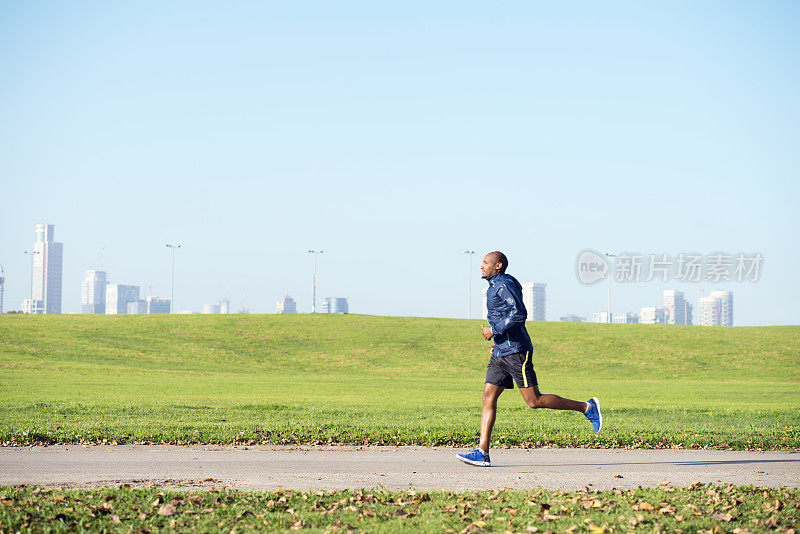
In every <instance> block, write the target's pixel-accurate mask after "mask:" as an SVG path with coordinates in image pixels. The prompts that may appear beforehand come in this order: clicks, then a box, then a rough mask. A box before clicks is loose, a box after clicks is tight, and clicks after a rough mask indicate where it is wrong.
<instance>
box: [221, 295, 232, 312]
mask: <svg viewBox="0 0 800 534" xmlns="http://www.w3.org/2000/svg"><path fill="white" fill-rule="evenodd" d="M219 312H220V313H222V314H228V313H230V312H231V301H230V300H228V299H226V298H221V299H219Z"/></svg>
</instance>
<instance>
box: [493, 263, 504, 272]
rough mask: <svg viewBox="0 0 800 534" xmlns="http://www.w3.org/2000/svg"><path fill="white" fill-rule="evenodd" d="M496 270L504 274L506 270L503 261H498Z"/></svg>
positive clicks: (495, 265) (495, 266)
mask: <svg viewBox="0 0 800 534" xmlns="http://www.w3.org/2000/svg"><path fill="white" fill-rule="evenodd" d="M494 268H495V269H497V270H498V272H501V273H502V272H503V271H504V270H505V265H503V262H502V261H498V262H497V263H495V264H494Z"/></svg>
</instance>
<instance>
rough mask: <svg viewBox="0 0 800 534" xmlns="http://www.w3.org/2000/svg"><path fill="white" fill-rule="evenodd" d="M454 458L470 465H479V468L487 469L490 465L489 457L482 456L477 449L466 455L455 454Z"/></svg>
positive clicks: (486, 455)
mask: <svg viewBox="0 0 800 534" xmlns="http://www.w3.org/2000/svg"><path fill="white" fill-rule="evenodd" d="M456 458H458V459H459V460H461V461H462V462H464V463H468V464H470V465H479V466H481V467H489V466H491V465H492V461H491V460H490V459H489V455H488V454H483V453H482V452H481V451H480V450H479V449H475V450H474V451H472V452H469V453H467V454H456Z"/></svg>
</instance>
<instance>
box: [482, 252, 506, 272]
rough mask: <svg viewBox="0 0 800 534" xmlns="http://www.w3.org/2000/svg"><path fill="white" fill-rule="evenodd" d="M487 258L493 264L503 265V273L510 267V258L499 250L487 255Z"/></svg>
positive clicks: (501, 270) (501, 269)
mask: <svg viewBox="0 0 800 534" xmlns="http://www.w3.org/2000/svg"><path fill="white" fill-rule="evenodd" d="M486 257H487V258H488V259H489V261H491V262H492V263H502V264H503V266H502V267H501V268H500V269H499V271H500V272H501V273H504V272H506V268H507V267H508V258H506V255H505V254H503V253H502V252H500V251H499V250H495V251H494V252H490V253H488V254H487V255H486Z"/></svg>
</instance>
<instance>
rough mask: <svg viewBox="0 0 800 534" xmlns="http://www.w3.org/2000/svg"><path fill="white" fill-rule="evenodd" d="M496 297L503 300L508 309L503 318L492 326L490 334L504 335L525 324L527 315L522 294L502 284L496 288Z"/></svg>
mask: <svg viewBox="0 0 800 534" xmlns="http://www.w3.org/2000/svg"><path fill="white" fill-rule="evenodd" d="M497 296H499V297H500V298H501V299H503V301H504V302H505V303H506V304H507V305H508V307H509V309H508V314H507V315H506V316H505V317H503V318H502V319H501V320H499V321H497V322H496V323H494V324H492V333H494V334H505V333H506V332H508V331H509V330H510V329H512V328H514V327H516V326H520V325H522V324H525V319H526V318H527V315H528V314H527V312H526V310H525V304H523V302H522V293H520V292H519V291H514V290H513V289H510V288H509V287H508V286H507V285H505V284H504V285H501V286H500V287H499V288H498V290H497ZM490 324H491V323H490Z"/></svg>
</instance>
